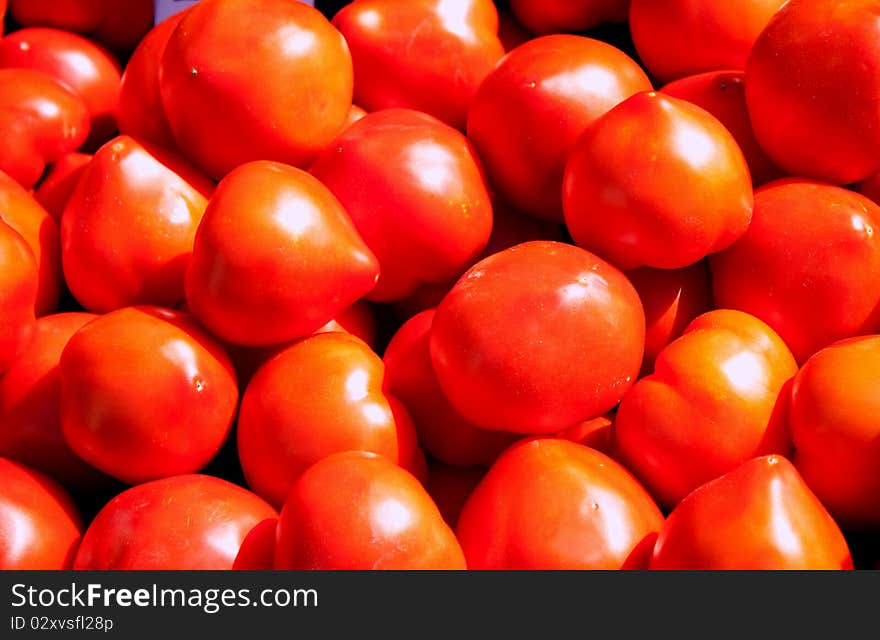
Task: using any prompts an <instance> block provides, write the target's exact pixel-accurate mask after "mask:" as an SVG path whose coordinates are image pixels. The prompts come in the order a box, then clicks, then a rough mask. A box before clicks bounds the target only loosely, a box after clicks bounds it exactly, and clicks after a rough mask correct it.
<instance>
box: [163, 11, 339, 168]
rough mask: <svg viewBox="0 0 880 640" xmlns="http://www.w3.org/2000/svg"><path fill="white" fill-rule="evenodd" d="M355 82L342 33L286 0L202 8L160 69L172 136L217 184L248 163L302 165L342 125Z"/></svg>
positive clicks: (173, 41)
mask: <svg viewBox="0 0 880 640" xmlns="http://www.w3.org/2000/svg"><path fill="white" fill-rule="evenodd" d="M253 34H259V37H256V38H255V37H254V35H253ZM352 83H353V79H352V66H351V55H350V54H349V51H348V47H347V46H346V44H345V40H344V38H343V37H342V35H341V34H340V33H339V32H338V31H337V30H336V29H334V28H333V26H332V25H331V24H330V23H329V22H328V21H327V19H326V18H325V17H324V16H323V15H321V13H320V12H318V11H317V10H316V9H313V8H311V7H309V6H307V5H305V4H303V3H301V2H290V0H203V1H202V2H199V3H198V5H196V6H194V7H193V8H192V9H191V10H189V11H187V13H186V15H185V16H184V17H183V19H182V20H181V21H180V23H179V24H178V26H177V28H176V29H175V30H174V32H173V33H172V34H171V37H170V39H169V40H168V44H167V46H166V47H165V53H164V54H163V56H162V62H161V64H160V67H159V89H160V92H161V95H162V104H163V105H164V107H165V115H166V116H167V117H168V123H169V124H170V125H171V131H172V132H173V133H174V139H175V140H176V141H177V144H178V146H179V147H180V149H181V150H182V151H183V152H184V153H185V154H186V155H187V156H188V157H189V158H190V159H191V160H192V161H193V162H195V163H196V164H197V165H199V166H200V167H201V168H202V169H204V170H205V171H206V172H207V173H208V174H210V175H211V176H212V177H214V178H218V179H219V178H222V177H223V176H224V175H225V174H226V173H228V172H229V171H230V170H231V169H233V168H235V167H237V166H238V165H240V164H243V163H245V162H248V161H250V160H277V161H280V162H286V163H288V164H292V165H296V166H301V167H302V166H307V165H308V164H309V163H310V162H311V161H312V159H313V158H314V157H315V155H317V153H318V152H319V151H320V150H321V149H323V148H324V147H325V146H326V145H327V144H328V143H329V142H330V141H331V140H332V139H333V138H334V137H336V134H338V133H339V131H340V130H341V129H342V125H343V123H344V122H345V118H346V115H347V114H348V111H349V109H350V107H351V97H352Z"/></svg>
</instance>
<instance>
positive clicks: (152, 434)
mask: <svg viewBox="0 0 880 640" xmlns="http://www.w3.org/2000/svg"><path fill="white" fill-rule="evenodd" d="M60 367H61V430H62V433H63V434H64V439H65V440H66V441H67V444H69V445H70V448H71V449H72V450H73V452H74V453H75V454H77V455H78V456H80V457H81V458H82V459H83V460H85V461H86V462H88V463H89V464H91V465H92V466H94V467H96V468H98V469H100V470H101V471H104V472H105V473H108V474H110V475H112V476H113V477H115V478H118V479H120V480H122V481H123V482H127V483H129V484H137V483H140V482H146V481H148V480H154V479H156V478H162V477H165V476H171V475H177V474H181V473H192V472H194V471H198V470H199V469H201V468H202V467H204V466H205V465H206V464H207V463H208V462H209V461H210V460H211V459H212V458H213V457H214V456H215V455H216V453H217V452H218V451H219V450H220V447H221V445H222V444H223V442H224V441H225V440H226V436H227V434H228V433H229V429H230V427H231V425H232V418H233V416H234V414H235V408H236V405H237V403H238V388H237V386H236V381H235V373H234V371H233V369H232V365H231V364H230V362H229V359H228V357H227V356H226V354H225V353H223V351H222V349H221V347H220V346H219V345H218V344H217V343H216V342H215V341H214V340H213V339H212V338H210V337H209V336H208V335H207V334H205V333H204V332H203V331H202V330H201V329H199V328H198V327H197V326H196V324H195V323H194V322H193V321H192V320H191V319H190V318H189V317H187V316H186V315H184V314H182V313H179V312H177V311H171V310H169V309H161V308H159V307H138V308H132V307H129V308H125V309H120V310H118V311H114V312H112V313H108V314H107V315H104V316H101V317H100V318H98V319H97V320H94V321H92V322H90V323H88V324H87V325H86V326H85V327H83V328H82V329H80V330H79V331H77V332H76V333H75V334H74V336H73V337H72V338H71V339H70V340H69V342H68V343H67V346H66V347H65V348H64V351H63V353H62V354H61V361H60Z"/></svg>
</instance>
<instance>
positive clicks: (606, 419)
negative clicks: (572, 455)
mask: <svg viewBox="0 0 880 640" xmlns="http://www.w3.org/2000/svg"><path fill="white" fill-rule="evenodd" d="M613 434H614V413H612V412H609V413H606V414H605V415H604V416H599V417H598V418H591V419H589V420H584V421H583V422H579V423H578V424H576V425H574V426H573V427H568V428H567V429H563V430H562V431H560V432H558V433H556V434H555V435H556V437H557V438H562V439H563V440H568V441H569V442H576V443H577V444H582V445H584V446H585V447H590V448H591V449H595V450H596V451H601V452H602V453H605V454H608V455H609V456H613V455H614V451H613V445H614V439H613V437H612V436H613Z"/></svg>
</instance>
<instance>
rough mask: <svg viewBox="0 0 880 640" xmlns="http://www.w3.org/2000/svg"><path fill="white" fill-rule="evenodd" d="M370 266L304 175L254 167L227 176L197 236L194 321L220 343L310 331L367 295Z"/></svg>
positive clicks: (335, 207) (375, 267)
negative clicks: (201, 325) (221, 340)
mask: <svg viewBox="0 0 880 640" xmlns="http://www.w3.org/2000/svg"><path fill="white" fill-rule="evenodd" d="M378 278H379V264H378V262H377V260H376V257H375V256H374V255H373V253H372V252H371V251H370V249H368V248H367V246H366V245H365V244H364V242H363V240H362V239H361V237H360V235H358V232H357V230H356V229H355V227H354V225H353V224H352V222H351V218H349V217H348V214H347V213H346V211H345V209H343V207H342V206H341V205H340V203H339V201H338V200H337V199H336V198H335V197H334V196H333V194H332V193H331V192H330V191H328V190H327V189H326V188H325V187H324V186H323V185H322V184H321V183H320V182H318V181H317V180H316V179H315V178H313V177H312V176H310V175H309V174H307V173H305V172H304V171H301V170H299V169H295V168H293V167H289V166H286V165H282V164H279V163H275V162H266V161H257V162H251V163H248V164H245V165H243V166H241V167H239V168H238V169H236V170H235V171H233V172H232V173H230V174H229V175H228V176H227V177H226V178H224V179H223V181H222V182H221V183H220V185H219V186H218V187H217V189H216V191H215V192H214V196H213V197H212V198H211V201H210V203H209V204H208V207H207V209H206V210H205V215H204V217H203V219H202V223H201V224H200V225H199V228H198V231H197V232H196V238H195V246H194V249H193V255H192V259H191V261H190V263H189V266H188V269H187V273H186V283H185V285H186V300H187V304H188V305H189V308H190V309H191V310H192V313H193V315H195V316H196V318H198V319H199V321H201V322H202V323H203V324H204V325H205V326H206V327H207V328H208V329H209V330H211V331H212V332H213V333H214V334H215V335H217V336H219V337H220V338H222V339H223V340H226V341H227V342H232V343H235V344H242V345H250V346H260V345H271V344H280V343H282V342H287V341H290V340H294V339H296V338H299V337H302V336H305V335H308V334H309V333H312V332H313V331H315V330H316V329H318V328H319V327H321V326H322V325H324V324H326V323H327V322H328V321H330V320H331V319H333V318H334V317H336V316H337V315H338V314H339V313H340V312H341V311H342V310H343V309H345V308H346V307H348V306H350V305H351V304H353V303H354V302H355V301H356V300H358V299H359V298H361V297H363V296H364V294H366V293H368V292H369V291H370V290H371V289H372V288H373V287H374V286H375V284H376V281H377V279H378Z"/></svg>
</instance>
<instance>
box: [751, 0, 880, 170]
mask: <svg viewBox="0 0 880 640" xmlns="http://www.w3.org/2000/svg"><path fill="white" fill-rule="evenodd" d="M876 11H877V6H876V4H875V3H873V2H870V0H855V1H851V2H842V3H835V2H817V1H816V0H794V1H792V2H789V3H788V4H786V5H785V7H783V8H782V9H781V10H780V11H779V13H778V14H776V16H775V18H774V19H773V20H772V21H771V22H770V24H769V25H768V26H767V28H766V29H765V30H764V32H763V33H762V34H761V37H760V38H758V40H757V42H755V46H754V48H753V49H752V52H751V55H750V57H749V64H748V67H747V69H746V101H747V103H748V108H749V114H750V116H751V119H752V125H753V126H754V130H755V135H756V136H757V139H758V142H759V143H760V144H761V147H762V148H763V149H764V151H765V152H766V153H767V155H768V156H769V157H770V158H771V159H772V160H773V161H774V162H775V163H776V164H778V165H779V166H780V167H781V168H782V169H783V170H785V171H786V172H787V173H788V174H790V175H795V176H803V177H809V178H815V179H818V180H824V181H827V182H831V183H834V184H841V185H843V184H850V183H852V182H858V181H860V180H864V179H865V178H867V177H868V176H870V175H871V174H873V173H874V172H876V171H877V169H878V168H880V109H878V108H877V104H876V100H875V96H876V94H877V92H878V91H880V72H878V65H880V44H878V42H880V39H878V35H880V26H878V24H877V21H876Z"/></svg>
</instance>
